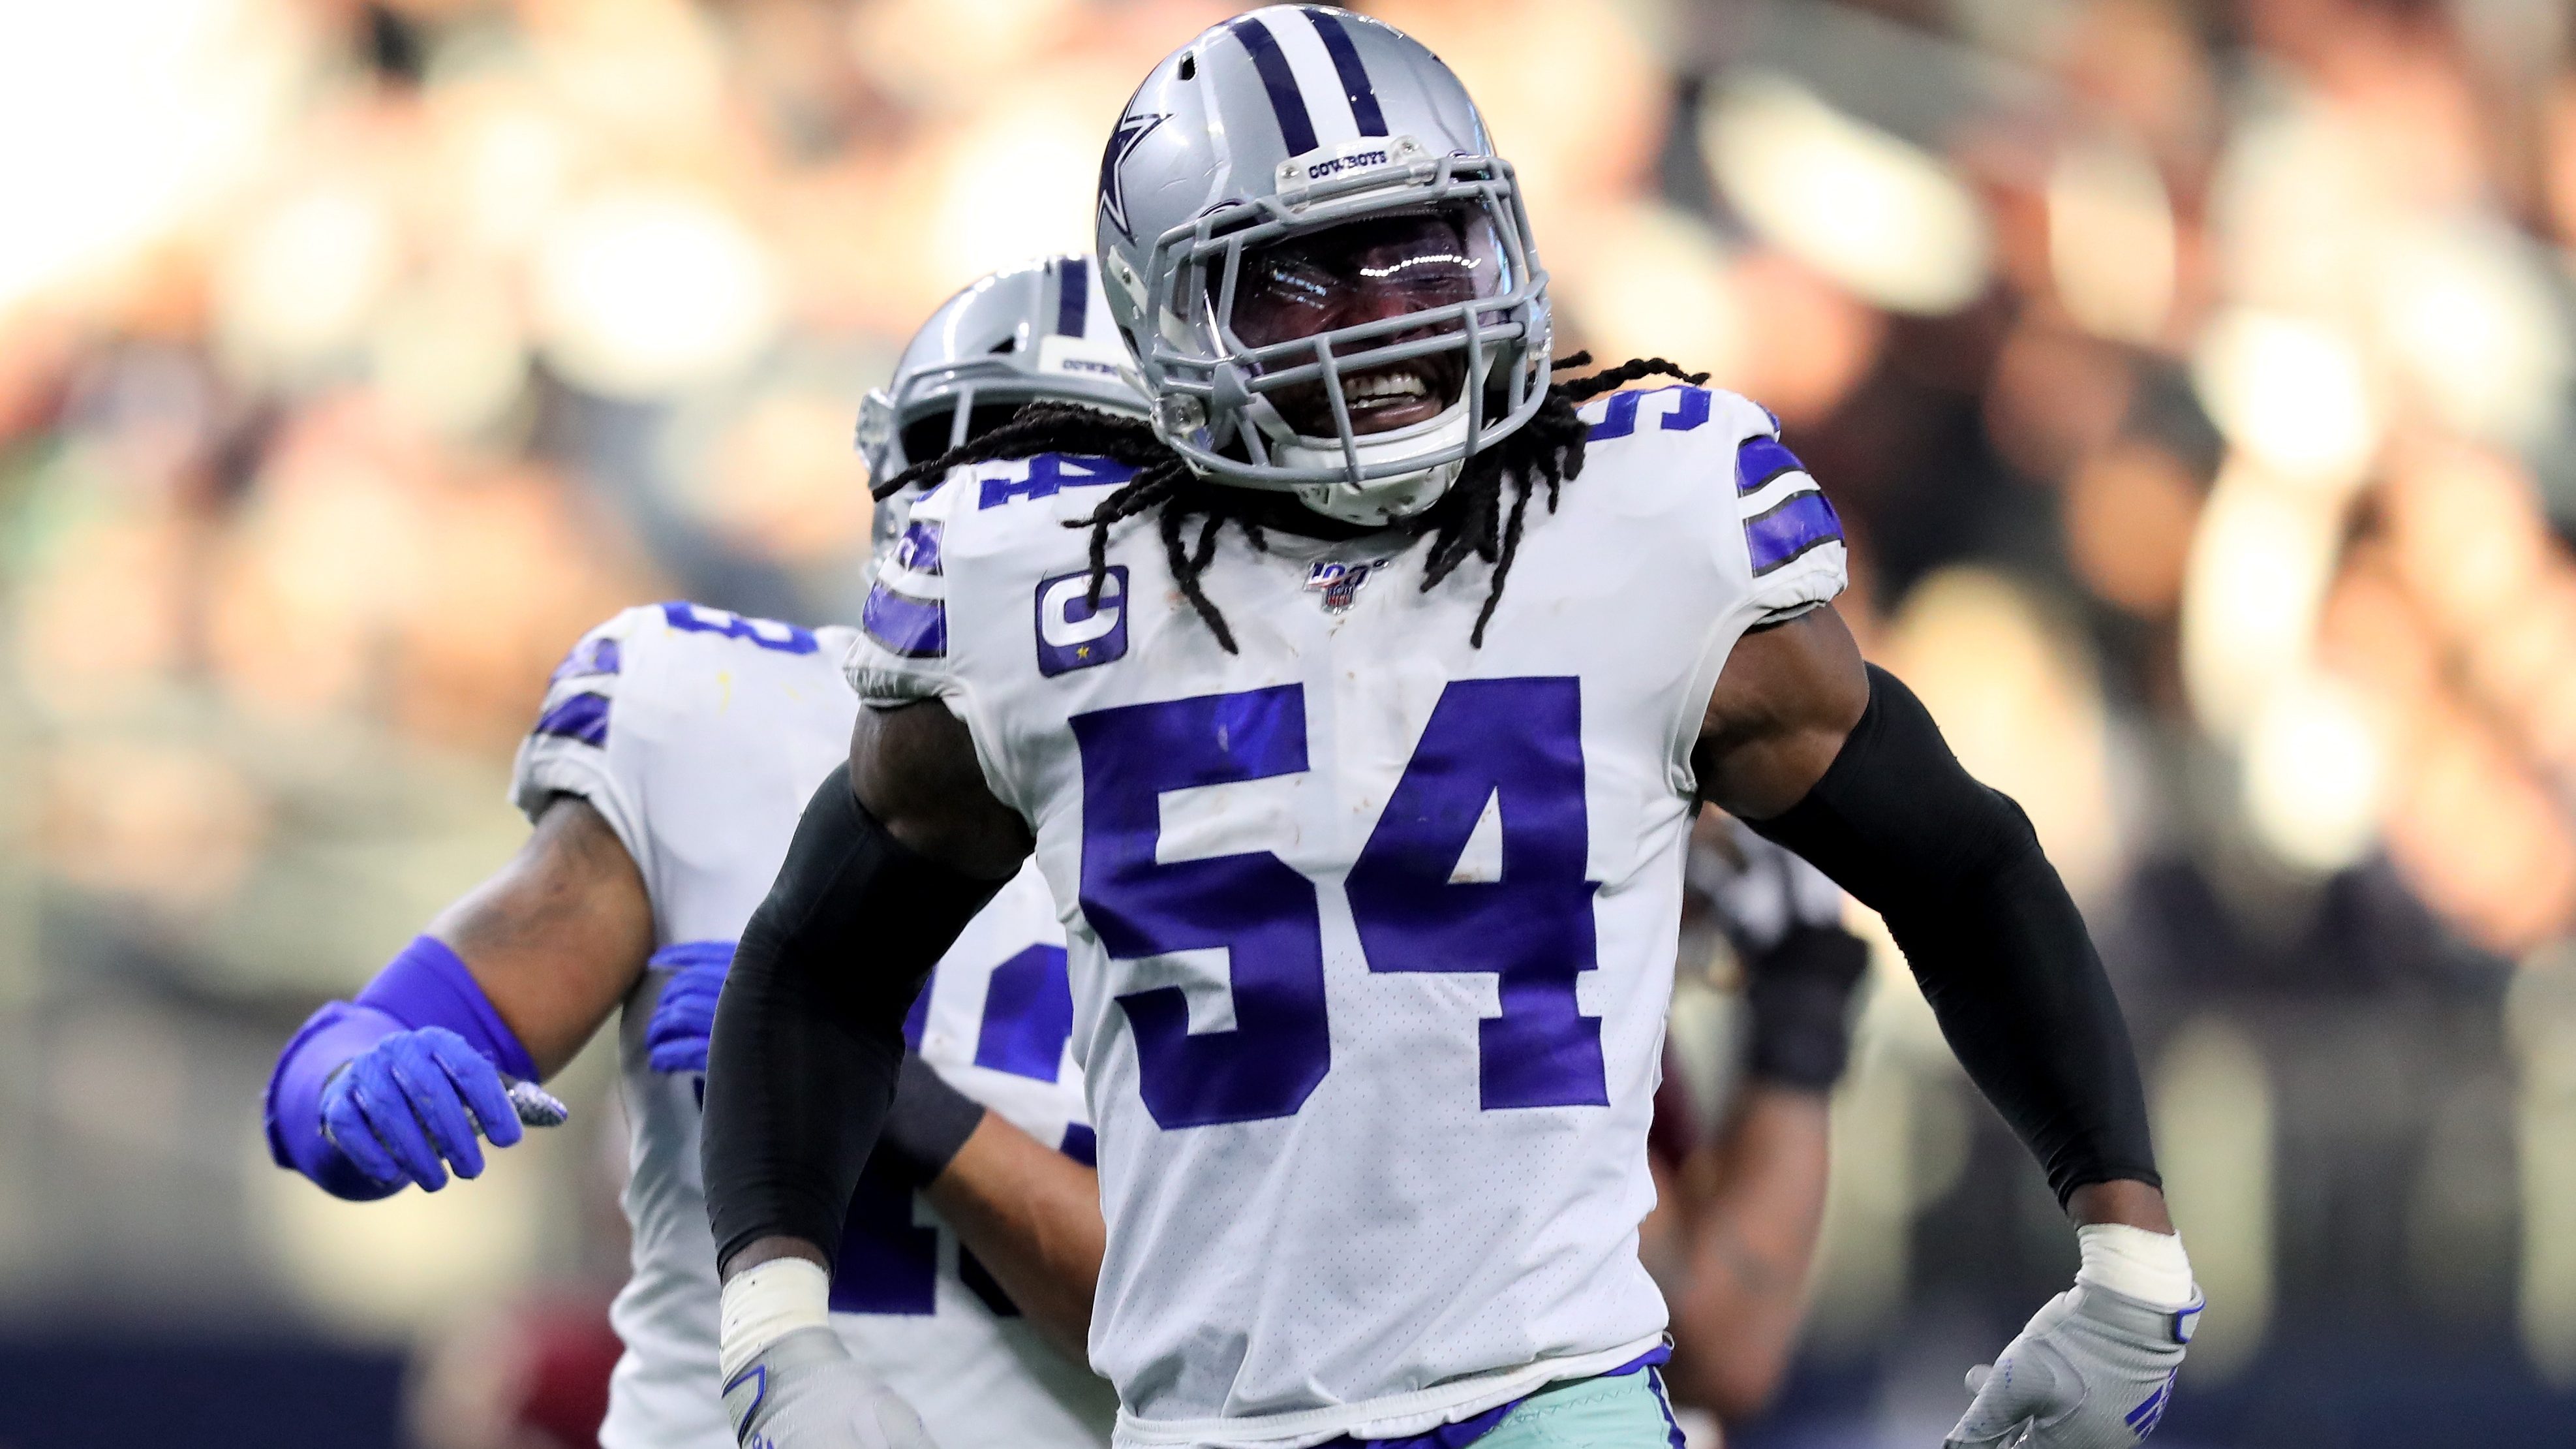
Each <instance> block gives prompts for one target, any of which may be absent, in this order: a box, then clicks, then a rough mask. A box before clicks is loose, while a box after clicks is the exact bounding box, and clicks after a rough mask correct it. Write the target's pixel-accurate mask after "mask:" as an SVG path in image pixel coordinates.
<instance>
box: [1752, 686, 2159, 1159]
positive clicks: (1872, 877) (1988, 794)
mask: <svg viewBox="0 0 2576 1449" xmlns="http://www.w3.org/2000/svg"><path fill="white" fill-rule="evenodd" d="M1869 685H1870V688H1869V708H1868V710H1867V711H1866V712H1865V713H1863V714H1862V715H1861V719H1860V723H1859V724H1857V725H1854V726H1853V727H1852V732H1851V736H1850V738H1849V739H1847V740H1845V741H1844V742H1843V747H1842V752H1841V753H1840V754H1838V755H1836V756H1835V757H1834V762H1833V764H1832V766H1831V767H1829V768H1828V769H1827V770H1826V771H1825V775H1824V778H1823V779H1821V780H1818V781H1817V782H1816V786H1815V788H1814V789H1812V790H1810V791H1808V792H1807V795H1806V798H1805V799H1803V800H1800V801H1799V802H1798V803H1797V804H1796V805H1795V806H1793V807H1792V808H1791V809H1789V810H1788V811H1787V812H1785V813H1783V814H1781V815H1778V816H1776V817H1774V818H1772V819H1769V820H1756V821H1750V822H1748V823H1749V824H1751V825H1752V827H1753V828H1754V829H1755V830H1757V831H1760V832H1761V833H1762V834H1763V835H1765V836H1767V837H1769V838H1770V839H1772V840H1776V841H1778V842H1779V843H1780V844H1782V845H1785V846H1787V847H1788V848H1789V849H1791V850H1794V851H1796V852H1797V853H1798V854H1800V855H1802V856H1805V857H1806V858H1807V860H1808V861H1809V862H1811V863H1812V864H1814V865H1815V866H1816V868H1817V869H1819V870H1822V871H1823V872H1824V873H1825V874H1826V875H1829V876H1831V877H1833V879H1834V881H1835V882H1836V883H1837V884H1839V885H1840V886H1842V888H1843V889H1845V890H1847V891H1850V892H1851V893H1852V894H1853V895H1854V896H1856V897H1858V898H1859V899H1860V900H1861V902H1862V903H1863V904H1865V905H1867V906H1869V907H1870V908H1871V909H1873V910H1875V911H1877V912H1878V913H1879V915H1880V916H1881V917H1883V918H1884V919H1885V920H1886V922H1887V927H1888V930H1889V931H1890V932H1891V933H1892V934H1893V935H1894V936H1895V937H1896V944H1897V945H1898V946H1899V947H1900V948H1902V949H1903V951H1904V952H1905V960H1906V964H1907V965H1908V966H1910V967H1912V968H1913V971H1914V977H1915V979H1916V980H1917V981H1919V982H1921V983H1922V986H1923V994H1924V996H1925V997H1926V998H1927V999H1928V1000H1930V1002H1931V1003H1932V1011H1933V1014H1934V1015H1935V1016H1936V1017H1938V1018H1939V1019H1940V1022H1941V1034H1942V1035H1943V1036H1945V1037H1947V1038H1948V1039H1949V1042H1950V1049H1951V1050H1952V1051H1954V1052H1956V1053H1957V1054H1958V1057H1959V1063H1960V1065H1962V1066H1964V1067H1966V1068H1967V1070H1968V1075H1969V1077H1971V1078H1972V1079H1974V1080H1975V1082H1976V1084H1977V1086H1978V1088H1979V1089H1980V1090H1981V1091H1983V1092H1984V1093H1985V1094H1986V1098H1987V1100H1989V1101H1991V1102H1993V1103H1994V1104H1995V1108H1996V1110H1997V1111H1999V1112H2001V1113H2002V1114H2003V1116H2004V1120H2005V1121H2007V1122H2009V1123H2010V1124H2012V1128H2013V1131H2014V1132H2016V1133H2018V1134H2019V1135H2020V1137H2021V1140H2022V1141H2023V1143H2024V1144H2025V1145H2027V1146H2028V1147H2029V1148H2030V1150H2031V1152H2032V1154H2033V1155H2035V1156H2036V1157H2038V1159H2039V1164H2040V1166H2041V1167H2042V1168H2043V1169H2044V1170H2045V1171H2046V1172H2047V1173H2048V1184H2049V1186H2050V1187H2052V1188H2055V1189H2056V1190H2057V1197H2058V1201H2060V1202H2061V1203H2062V1202H2064V1201H2065V1200H2066V1198H2067V1195H2068V1194H2070V1193H2072V1192H2074V1191H2075V1189H2077V1188H2079V1187H2082V1186H2084V1185H2085V1184H2087V1183H2094V1182H2109V1181H2114V1180H2120V1179H2134V1180H2137V1181H2140V1182H2148V1183H2155V1182H2158V1178H2157V1177H2156V1171H2155V1155H2154V1151H2153V1149H2152V1148H2151V1147H2150V1145H2149V1143H2148V1140H2147V1112H2146V1100H2145V1093H2144V1092H2143V1091H2142V1090H2141V1089H2140V1087H2139V1083H2138V1064H2137V1058H2136V1056H2135V1055H2134V1054H2133V1052H2132V1051H2131V1049H2130V1046H2129V1032H2128V1027H2127V1024H2126V1023H2125V1022H2123V1021H2122V1020H2121V1016H2120V1003H2119V1000H2118V999H2117V998H2116V997H2114V996H2113V995H2112V993H2111V983H2110V979H2109V978H2108V977H2107V976H2105V975H2104V974H2103V970H2102V958H2101V957H2100V956H2098V955H2097V954H2095V952H2094V950H2093V941H2092V938H2091V936H2089V935H2088V934H2086V932H2085V929H2084V918H2083V917H2082V916H2081V915H2079V914H2077V912H2076V909H2075V902H2074V900H2073V899H2072V898H2070V897H2069V896H2068V895H2067V894H2066V887H2065V885H2064V884H2063V883H2062V882H2060V881H2059V880H2058V878H2057V871H2056V869H2055V868H2054V867H2052V866H2050V865H2049V863H2048V857H2047V856H2045V855H2043V854H2042V853H2041V852H2040V848H2039V838H2038V837H2037V836H2036V835H2034V834H2033V833H2032V832H2031V828H2030V818H2029V817H2028V816H2026V815H2024V814H2023V813H2022V810H2021V807H2020V806H2019V805H2016V804H2014V803H2013V801H2012V800H2011V798H2010V797H2008V796H2006V795H2004V794H2002V793H2001V792H1999V791H1996V790H1991V789H1988V788H1987V787H1986V786H1984V785H1981V784H1979V783H1977V781H1976V780H1975V779H1974V778H1973V777H1971V776H1970V775H1969V774H1968V772H1967V771H1966V770H1965V769H1963V768H1962V767H1961V766H1960V764H1959V761H1958V758H1957V757H1956V756H1954V755H1952V754H1951V753H1950V747H1949V746H1948V745H1947V744H1946V743H1944V742H1943V741H1942V739H1941V731H1940V728H1939V727H1938V726H1937V725H1935V724H1933V722H1932V716H1931V714H1930V713H1929V712H1928V711H1926V710H1925V709H1924V708H1923V702H1922V701H1921V700H1918V699H1916V698H1915V697H1914V692H1913V691H1912V690H1909V689H1907V688H1906V687H1905V685H1904V683H1903V682H1902V681H1900V680H1898V679H1897V678H1896V676H1894V675H1892V674H1889V673H1887V672H1886V671H1885V670H1882V669H1880V668H1878V667H1877V666H1875V665H1873V666H1871V667H1870V671H1869Z"/></svg>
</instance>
